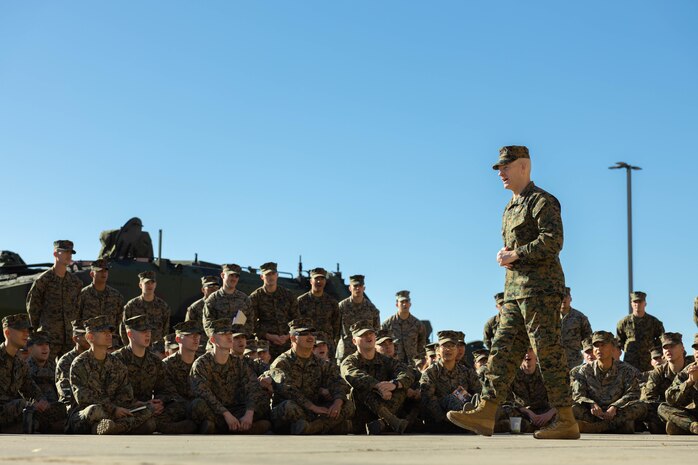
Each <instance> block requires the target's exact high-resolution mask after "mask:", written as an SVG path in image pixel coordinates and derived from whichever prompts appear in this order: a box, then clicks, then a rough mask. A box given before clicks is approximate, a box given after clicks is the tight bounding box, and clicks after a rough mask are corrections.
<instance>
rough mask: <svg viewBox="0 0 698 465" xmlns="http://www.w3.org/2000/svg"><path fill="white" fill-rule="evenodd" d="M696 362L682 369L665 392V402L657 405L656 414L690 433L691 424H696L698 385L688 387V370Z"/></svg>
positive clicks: (697, 417) (697, 418)
mask: <svg viewBox="0 0 698 465" xmlns="http://www.w3.org/2000/svg"><path fill="white" fill-rule="evenodd" d="M694 366H696V362H693V363H691V364H690V365H687V366H686V367H684V369H683V370H681V371H680V372H679V374H678V375H676V377H675V378H674V381H673V382H672V383H671V386H669V389H667V390H666V402H665V403H663V404H660V405H659V408H658V409H657V412H658V413H659V416H660V417H661V418H662V419H663V420H664V421H666V422H672V423H673V424H674V425H676V426H678V427H679V428H681V429H682V430H684V431H691V424H692V423H695V422H698V384H694V385H692V386H689V385H688V384H687V381H688V369H689V368H690V367H694Z"/></svg>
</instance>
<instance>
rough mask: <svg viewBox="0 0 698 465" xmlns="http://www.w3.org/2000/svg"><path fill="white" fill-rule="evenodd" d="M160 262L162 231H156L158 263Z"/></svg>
mask: <svg viewBox="0 0 698 465" xmlns="http://www.w3.org/2000/svg"><path fill="white" fill-rule="evenodd" d="M161 261H162V229H159V230H158V263H159V262H161Z"/></svg>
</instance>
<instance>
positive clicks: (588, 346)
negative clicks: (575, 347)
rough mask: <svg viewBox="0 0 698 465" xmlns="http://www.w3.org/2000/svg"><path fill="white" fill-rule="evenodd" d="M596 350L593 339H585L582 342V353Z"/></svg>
mask: <svg viewBox="0 0 698 465" xmlns="http://www.w3.org/2000/svg"><path fill="white" fill-rule="evenodd" d="M590 350H594V344H593V343H592V342H591V337H587V338H584V340H583V341H582V352H589V351H590Z"/></svg>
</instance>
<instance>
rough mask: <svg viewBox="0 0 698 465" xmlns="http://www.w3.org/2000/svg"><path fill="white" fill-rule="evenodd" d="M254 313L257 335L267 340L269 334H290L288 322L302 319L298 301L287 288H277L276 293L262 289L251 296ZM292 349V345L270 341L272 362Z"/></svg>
mask: <svg viewBox="0 0 698 465" xmlns="http://www.w3.org/2000/svg"><path fill="white" fill-rule="evenodd" d="M250 301H251V303H252V312H253V313H254V315H256V318H257V321H256V323H255V333H256V334H257V337H259V338H260V339H266V336H267V333H271V334H276V335H286V334H288V322H289V321H291V320H295V319H296V318H299V317H300V314H299V313H298V300H297V299H296V297H295V296H294V295H293V293H292V292H291V291H289V290H288V289H286V288H285V287H281V286H279V287H277V288H276V291H274V292H272V293H268V292H267V291H265V290H264V287H260V288H258V289H257V290H255V291H254V292H253V293H252V294H250ZM290 348H291V343H290V342H289V341H286V343H285V344H284V345H281V346H279V345H276V344H274V343H272V342H271V341H269V353H270V354H271V358H272V360H273V359H274V358H276V357H278V356H279V355H280V354H281V353H283V352H285V351H287V350H288V349H290Z"/></svg>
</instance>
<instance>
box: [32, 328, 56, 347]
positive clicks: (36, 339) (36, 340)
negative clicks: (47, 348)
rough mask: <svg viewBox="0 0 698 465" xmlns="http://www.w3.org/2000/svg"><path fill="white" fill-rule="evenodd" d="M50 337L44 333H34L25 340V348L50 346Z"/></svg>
mask: <svg viewBox="0 0 698 465" xmlns="http://www.w3.org/2000/svg"><path fill="white" fill-rule="evenodd" d="M50 343H51V335H50V334H49V333H47V332H46V331H35V332H33V333H31V334H30V335H29V339H27V347H31V346H33V345H35V344H50Z"/></svg>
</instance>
